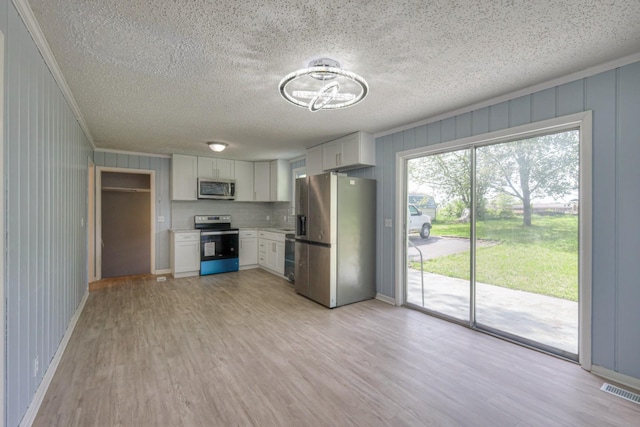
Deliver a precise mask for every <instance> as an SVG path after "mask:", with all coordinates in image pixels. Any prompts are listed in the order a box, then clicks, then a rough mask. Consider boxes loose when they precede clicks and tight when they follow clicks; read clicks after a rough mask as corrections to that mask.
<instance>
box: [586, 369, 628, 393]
mask: <svg viewBox="0 0 640 427" xmlns="http://www.w3.org/2000/svg"><path fill="white" fill-rule="evenodd" d="M591 373H592V374H595V375H597V376H599V377H602V378H605V379H607V380H610V381H614V382H617V383H619V384H622V385H626V386H627V387H631V388H633V389H634V390H637V391H640V378H635V377H632V376H629V375H625V374H621V373H620V372H616V371H612V370H611V369H607V368H603V367H602V366H597V365H592V366H591Z"/></svg>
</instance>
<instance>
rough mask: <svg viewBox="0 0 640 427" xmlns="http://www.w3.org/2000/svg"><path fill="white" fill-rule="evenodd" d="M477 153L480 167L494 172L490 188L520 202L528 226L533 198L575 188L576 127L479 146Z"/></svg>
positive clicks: (561, 193)
mask: <svg viewBox="0 0 640 427" xmlns="http://www.w3.org/2000/svg"><path fill="white" fill-rule="evenodd" d="M477 155H478V158H477V163H478V167H479V168H480V167H481V166H482V168H483V169H487V170H493V171H494V179H493V180H492V184H491V188H492V189H493V190H495V191H498V192H501V193H504V194H508V195H511V196H514V197H516V198H518V199H519V200H520V201H521V202H522V207H523V220H522V224H523V225H524V226H530V225H531V212H532V206H531V201H532V200H534V199H535V198H542V197H561V196H566V195H567V194H570V193H571V192H573V191H575V190H576V189H577V188H578V180H579V169H578V160H579V135H578V131H577V130H574V131H567V132H561V133H555V134H549V135H543V136H538V137H535V138H528V139H523V140H520V141H514V142H507V143H501V144H496V145H490V146H487V147H481V148H479V149H478V150H477Z"/></svg>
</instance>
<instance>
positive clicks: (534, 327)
mask: <svg viewBox="0 0 640 427" xmlns="http://www.w3.org/2000/svg"><path fill="white" fill-rule="evenodd" d="M407 272H408V274H407V276H408V288H407V302H410V303H412V304H416V305H419V306H423V296H424V307H425V308H428V309H429V310H433V311H437V312H440V313H442V314H446V315H448V316H451V317H454V318H456V319H460V320H464V321H468V320H469V281H468V280H463V279H455V278H451V277H447V276H442V275H439V274H433V273H424V293H423V292H422V285H421V277H420V274H421V273H420V271H418V270H414V269H411V268H409V269H408V270H407ZM476 322H477V323H479V324H482V325H485V326H489V327H492V328H494V329H499V330H502V331H504V332H508V333H510V334H514V335H517V336H520V337H523V338H526V339H529V340H532V341H536V342H540V343H543V344H546V345H549V346H552V347H556V348H559V349H561V350H564V351H567V352H570V353H574V354H577V353H578V303H577V302H575V301H568V300H564V299H560V298H554V297H549V296H546V295H539V294H534V293H530V292H523V291H518V290H513V289H508V288H503V287H500V286H494V285H489V284H486V283H477V285H476Z"/></svg>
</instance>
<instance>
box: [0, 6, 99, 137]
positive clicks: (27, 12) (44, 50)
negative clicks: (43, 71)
mask: <svg viewBox="0 0 640 427" xmlns="http://www.w3.org/2000/svg"><path fill="white" fill-rule="evenodd" d="M11 2H12V3H13V5H14V6H15V7H16V9H17V10H18V14H19V15H20V16H21V17H22V21H23V22H24V24H25V25H26V27H27V30H28V31H29V34H31V37H33V40H34V41H35V43H36V46H37V47H38V50H39V51H40V54H41V55H42V58H43V59H44V62H45V63H46V64H47V66H48V67H49V71H50V72H51V74H52V75H53V78H54V79H55V81H56V83H57V84H58V87H59V88H60V91H61V92H62V95H63V96H64V97H65V99H66V100H67V103H68V104H69V107H71V111H73V115H74V116H75V117H76V120H77V121H78V124H79V125H80V127H81V128H82V130H83V131H84V134H85V136H86V137H87V140H88V141H89V144H90V145H91V148H93V149H94V150H95V149H96V145H95V143H94V141H93V136H92V135H91V132H89V127H88V126H87V123H86V122H85V120H84V116H83V115H82V112H81V111H80V107H79V106H78V103H77V102H76V99H75V98H74V97H73V93H72V92H71V89H70V88H69V85H68V84H67V80H66V79H65V78H64V76H63V75H62V71H61V70H60V67H59V66H58V61H56V58H55V56H53V52H52V51H51V47H50V46H49V43H48V42H47V39H46V38H45V36H44V33H43V32H42V28H40V24H38V21H37V20H36V17H35V15H34V14H33V10H32V9H31V6H29V2H28V1H27V0H11Z"/></svg>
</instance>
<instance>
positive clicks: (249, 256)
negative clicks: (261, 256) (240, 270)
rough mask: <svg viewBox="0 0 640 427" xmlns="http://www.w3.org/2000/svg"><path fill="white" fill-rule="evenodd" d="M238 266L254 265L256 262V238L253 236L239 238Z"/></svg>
mask: <svg viewBox="0 0 640 427" xmlns="http://www.w3.org/2000/svg"><path fill="white" fill-rule="evenodd" d="M238 262H239V264H240V266H241V267H242V266H245V265H254V264H257V263H258V239H257V238H255V237H251V238H247V239H240V254H239V256H238Z"/></svg>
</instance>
